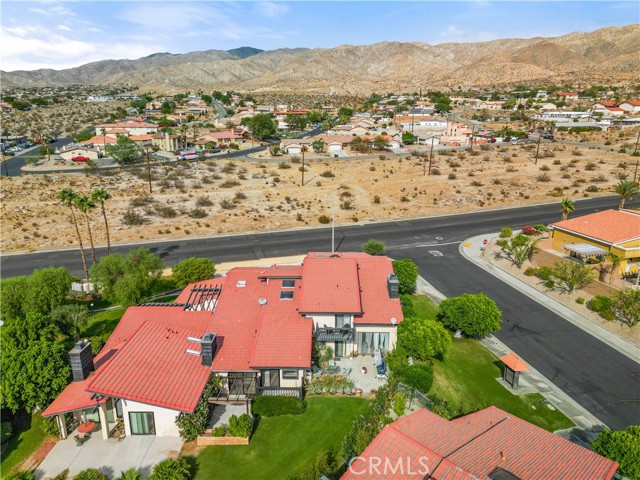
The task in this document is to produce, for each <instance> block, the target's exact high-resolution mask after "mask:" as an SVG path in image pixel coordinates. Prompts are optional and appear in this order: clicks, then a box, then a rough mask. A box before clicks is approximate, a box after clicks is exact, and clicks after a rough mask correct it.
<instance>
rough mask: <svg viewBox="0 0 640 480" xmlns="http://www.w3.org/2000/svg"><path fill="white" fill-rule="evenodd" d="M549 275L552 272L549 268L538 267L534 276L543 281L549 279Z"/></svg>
mask: <svg viewBox="0 0 640 480" xmlns="http://www.w3.org/2000/svg"><path fill="white" fill-rule="evenodd" d="M551 275H553V270H552V269H551V267H540V268H538V269H537V271H536V273H535V276H536V277H538V278H539V279H540V280H543V281H547V280H549V279H550V278H551Z"/></svg>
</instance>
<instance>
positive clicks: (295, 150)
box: [280, 138, 312, 155]
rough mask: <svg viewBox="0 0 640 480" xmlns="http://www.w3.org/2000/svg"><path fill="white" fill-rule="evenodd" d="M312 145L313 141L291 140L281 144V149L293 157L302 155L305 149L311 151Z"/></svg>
mask: <svg viewBox="0 0 640 480" xmlns="http://www.w3.org/2000/svg"><path fill="white" fill-rule="evenodd" d="M311 143H312V141H311V140H309V139H296V138H289V139H285V140H282V142H280V149H282V150H283V151H284V152H286V153H288V154H291V155H299V154H301V153H302V149H303V148H306V149H307V151H311Z"/></svg>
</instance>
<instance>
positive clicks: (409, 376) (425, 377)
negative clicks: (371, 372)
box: [393, 363, 433, 395]
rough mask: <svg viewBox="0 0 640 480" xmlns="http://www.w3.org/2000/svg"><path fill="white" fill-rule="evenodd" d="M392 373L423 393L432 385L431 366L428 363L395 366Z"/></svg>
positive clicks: (399, 379)
mask: <svg viewBox="0 0 640 480" xmlns="http://www.w3.org/2000/svg"><path fill="white" fill-rule="evenodd" d="M393 373H394V374H395V375H396V378H397V379H398V381H400V382H402V383H404V384H405V385H407V386H408V387H412V388H415V389H416V390H419V391H420V392H422V393H424V394H425V395H426V394H427V392H428V391H429V390H431V386H432V385H433V367H432V366H431V365H430V364H428V363H414V364H413V365H402V366H397V367H396V368H395V370H394V371H393Z"/></svg>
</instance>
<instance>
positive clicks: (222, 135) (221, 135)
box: [203, 132, 243, 139]
mask: <svg viewBox="0 0 640 480" xmlns="http://www.w3.org/2000/svg"><path fill="white" fill-rule="evenodd" d="M203 137H207V138H215V139H226V138H243V137H242V135H237V134H235V133H234V132H210V133H205V134H204V135H203Z"/></svg>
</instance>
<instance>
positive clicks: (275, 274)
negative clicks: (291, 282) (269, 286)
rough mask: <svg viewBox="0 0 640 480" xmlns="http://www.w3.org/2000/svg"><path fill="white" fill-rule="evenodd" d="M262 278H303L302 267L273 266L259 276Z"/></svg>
mask: <svg viewBox="0 0 640 480" xmlns="http://www.w3.org/2000/svg"><path fill="white" fill-rule="evenodd" d="M258 276H259V277H260V278H302V265H272V266H270V267H268V268H265V269H264V270H263V271H262V272H260V274H259V275H258Z"/></svg>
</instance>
